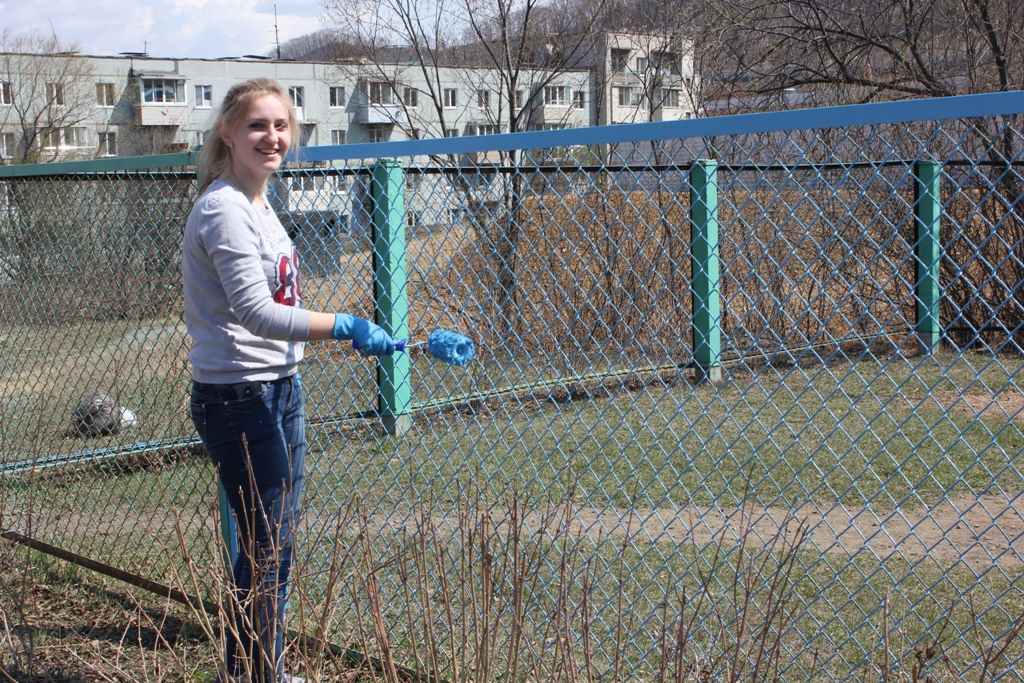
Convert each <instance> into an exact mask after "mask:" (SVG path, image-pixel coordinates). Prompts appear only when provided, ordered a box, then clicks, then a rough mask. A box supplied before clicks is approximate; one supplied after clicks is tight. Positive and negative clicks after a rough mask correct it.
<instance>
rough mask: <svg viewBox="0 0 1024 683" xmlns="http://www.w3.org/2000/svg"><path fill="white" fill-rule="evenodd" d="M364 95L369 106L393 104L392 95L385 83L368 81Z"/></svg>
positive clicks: (388, 84)
mask: <svg viewBox="0 0 1024 683" xmlns="http://www.w3.org/2000/svg"><path fill="white" fill-rule="evenodd" d="M366 94H367V97H369V99H370V104H392V103H394V93H393V90H392V88H391V84H390V83H388V82H387V81H370V82H369V83H367V84H366Z"/></svg>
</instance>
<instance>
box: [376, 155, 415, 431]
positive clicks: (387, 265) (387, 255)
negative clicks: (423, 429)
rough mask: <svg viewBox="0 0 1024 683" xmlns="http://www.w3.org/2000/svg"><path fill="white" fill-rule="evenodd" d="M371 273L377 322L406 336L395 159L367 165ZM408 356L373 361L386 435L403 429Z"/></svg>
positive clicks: (401, 186) (401, 194)
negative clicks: (370, 203) (370, 178)
mask: <svg viewBox="0 0 1024 683" xmlns="http://www.w3.org/2000/svg"><path fill="white" fill-rule="evenodd" d="M371 188H372V195H373V273H374V285H375V286H374V300H375V308H376V313H377V324H379V325H380V326H381V327H383V328H384V331H385V332H387V333H388V334H390V335H391V336H392V337H393V338H394V339H408V337H409V299H408V294H407V292H406V289H407V286H408V272H407V270H406V248H405V174H404V173H403V171H402V164H401V162H400V161H399V160H397V159H381V160H379V161H378V162H377V163H376V165H375V166H374V168H373V183H372V185H371ZM411 402H412V391H411V388H410V385H409V356H408V354H405V353H396V354H395V355H393V356H390V357H387V358H381V359H379V360H378V363H377V409H378V410H379V412H380V415H381V419H382V421H383V423H384V429H385V430H387V432H388V433H389V434H402V433H404V432H406V431H408V429H409V427H410V426H411V424H412V422H411V419H410V417H409V405H410V404H411Z"/></svg>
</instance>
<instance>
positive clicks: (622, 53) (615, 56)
mask: <svg viewBox="0 0 1024 683" xmlns="http://www.w3.org/2000/svg"><path fill="white" fill-rule="evenodd" d="M627 64H629V50H620V49H614V50H612V69H613V70H614V71H622V70H624V69H625V68H626V65H627Z"/></svg>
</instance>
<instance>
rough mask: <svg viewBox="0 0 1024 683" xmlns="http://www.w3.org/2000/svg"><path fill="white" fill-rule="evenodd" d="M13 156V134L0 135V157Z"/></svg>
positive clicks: (7, 157)
mask: <svg viewBox="0 0 1024 683" xmlns="http://www.w3.org/2000/svg"><path fill="white" fill-rule="evenodd" d="M13 156H14V133H0V157H4V158H5V159H9V158H11V157H13Z"/></svg>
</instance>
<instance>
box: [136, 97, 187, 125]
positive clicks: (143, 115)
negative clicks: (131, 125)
mask: <svg viewBox="0 0 1024 683" xmlns="http://www.w3.org/2000/svg"><path fill="white" fill-rule="evenodd" d="M135 117H136V119H137V120H138V122H139V124H140V125H143V126H184V125H185V124H187V123H188V105H186V104H165V103H149V102H147V103H144V104H136V105H135Z"/></svg>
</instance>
